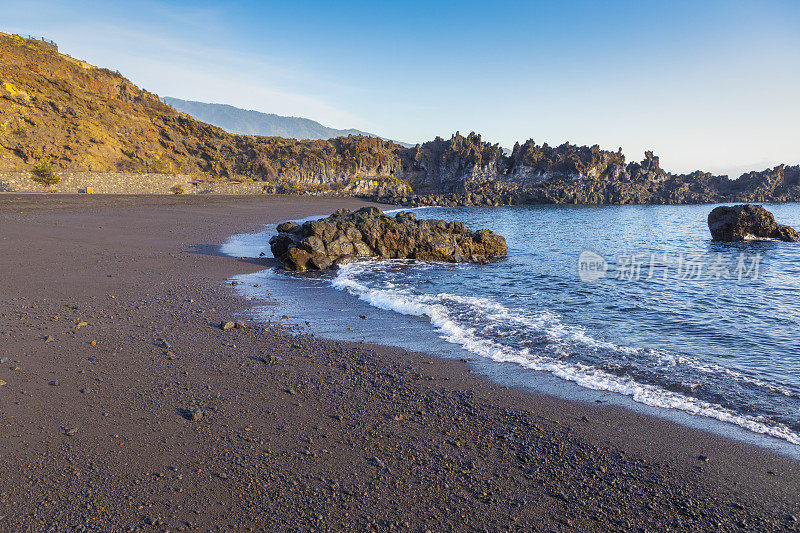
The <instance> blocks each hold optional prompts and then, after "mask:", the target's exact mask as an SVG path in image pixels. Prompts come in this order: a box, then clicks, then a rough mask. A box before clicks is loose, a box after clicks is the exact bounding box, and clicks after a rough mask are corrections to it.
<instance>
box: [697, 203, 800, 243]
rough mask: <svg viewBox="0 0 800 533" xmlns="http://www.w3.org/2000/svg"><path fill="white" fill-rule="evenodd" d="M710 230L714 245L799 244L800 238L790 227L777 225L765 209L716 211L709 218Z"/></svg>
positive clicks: (738, 207)
mask: <svg viewBox="0 0 800 533" xmlns="http://www.w3.org/2000/svg"><path fill="white" fill-rule="evenodd" d="M708 229H709V230H711V237H712V238H713V239H714V240H715V241H745V240H751V239H777V240H781V241H788V242H797V241H800V234H798V233H797V232H796V231H795V230H794V229H792V228H790V227H789V226H783V225H781V224H778V223H776V222H775V217H773V216H772V213H770V212H769V211H767V210H766V209H764V206H763V205H752V204H744V205H735V206H733V207H728V206H720V207H717V208H714V210H713V211H711V213H709V215H708Z"/></svg>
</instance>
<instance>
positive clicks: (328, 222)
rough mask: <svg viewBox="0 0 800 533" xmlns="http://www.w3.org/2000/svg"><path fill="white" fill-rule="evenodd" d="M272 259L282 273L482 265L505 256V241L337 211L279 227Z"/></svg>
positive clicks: (452, 227)
mask: <svg viewBox="0 0 800 533" xmlns="http://www.w3.org/2000/svg"><path fill="white" fill-rule="evenodd" d="M269 244H270V248H271V249H272V255H273V256H275V258H276V259H278V260H280V261H281V263H283V265H284V266H285V267H286V268H287V269H288V270H300V271H303V270H308V269H312V270H325V269H327V268H330V267H331V266H336V265H340V264H344V263H348V262H351V261H353V260H356V259H368V258H382V259H418V260H423V261H445V262H450V263H453V262H462V261H471V262H478V263H483V262H486V261H489V260H490V259H493V258H496V257H498V256H502V255H505V254H506V252H507V251H508V246H507V245H506V240H505V239H504V238H503V237H501V236H500V235H497V234H496V233H494V232H492V231H489V230H487V229H482V230H479V231H470V230H468V229H467V228H466V227H464V224H463V223H461V222H450V223H447V222H445V221H443V220H417V217H416V214H414V213H409V212H400V213H398V214H397V215H395V216H394V217H390V216H388V215H385V214H384V213H383V212H382V211H381V210H380V209H378V208H377V207H364V208H361V209H359V210H358V211H356V212H350V211H349V210H347V209H340V210H339V211H337V212H336V213H334V214H332V215H331V216H329V217H328V218H323V219H321V220H313V221H309V222H305V223H303V224H302V225H300V224H297V223H295V222H284V223H283V224H280V225H279V226H278V235H275V236H274V237H272V238H271V239H270V241H269Z"/></svg>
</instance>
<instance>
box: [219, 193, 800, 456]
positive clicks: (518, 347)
mask: <svg viewBox="0 0 800 533" xmlns="http://www.w3.org/2000/svg"><path fill="white" fill-rule="evenodd" d="M712 208H713V206H707V205H704V206H604V207H590V206H521V207H499V208H425V209H420V210H417V214H418V216H420V217H424V218H435V219H443V220H447V221H450V220H461V221H463V222H465V223H466V224H467V226H468V227H470V228H474V229H478V228H489V229H492V230H494V231H496V232H497V233H499V234H501V235H503V236H505V237H506V239H507V242H508V245H509V252H508V256H507V257H506V258H504V259H501V260H499V261H496V262H493V263H490V264H487V265H473V264H459V265H450V264H435V263H421V262H411V261H365V262H358V263H352V264H350V265H346V266H345V267H344V268H342V269H340V270H338V271H337V272H335V273H329V274H325V275H319V274H317V275H311V276H309V275H289V274H287V273H285V272H283V271H281V270H280V269H275V268H270V269H266V270H264V271H262V272H258V273H256V274H249V275H246V276H240V277H238V279H239V281H240V284H239V286H238V288H239V289H240V290H241V291H242V292H243V294H245V295H246V296H247V297H249V298H252V299H254V301H255V304H256V305H254V308H253V313H254V315H255V316H256V318H259V319H262V320H281V319H283V320H286V319H288V320H290V321H294V322H295V323H297V324H299V325H301V326H303V327H308V329H309V330H310V331H312V332H314V333H317V334H320V335H324V336H328V337H334V338H342V339H348V340H360V339H364V340H367V341H369V342H381V343H384V344H394V345H400V346H404V347H407V348H411V349H415V350H421V351H429V352H434V353H446V354H448V355H452V356H457V357H465V358H467V359H469V360H471V361H473V362H474V364H475V365H476V366H477V367H479V368H480V370H481V371H483V372H485V373H487V374H489V375H490V376H491V375H495V376H496V377H498V378H499V379H501V380H504V379H505V380H506V381H509V382H511V383H513V384H515V385H521V386H529V387H531V388H532V389H536V390H544V391H545V392H550V393H556V394H563V395H566V396H568V397H569V396H574V397H578V398H583V399H590V398H598V397H602V398H604V399H609V398H612V399H613V398H614V397H617V398H619V399H620V402H621V403H622V404H623V405H625V404H626V402H627V403H628V404H631V405H634V406H641V407H643V408H645V409H646V410H648V411H647V412H654V411H663V412H670V413H680V414H681V416H683V417H684V419H687V418H691V421H692V425H695V426H698V427H706V426H708V427H711V428H717V429H719V428H720V427H722V428H724V427H725V426H730V427H735V428H737V431H738V432H739V433H742V432H743V431H744V432H749V433H750V434H753V435H756V434H757V435H762V436H764V437H763V438H766V439H774V440H775V441H776V442H780V443H781V446H784V447H785V446H788V447H789V448H794V447H795V446H796V445H800V341H799V340H798V332H800V244H793V243H782V242H746V243H716V242H712V241H711V239H710V234H709V232H708V227H707V225H706V217H707V215H708V213H709V212H710V211H711V209H712ZM767 208H768V209H769V210H770V211H772V212H773V213H774V214H775V216H776V219H777V220H778V221H779V222H781V223H786V224H790V225H793V226H795V227H800V204H783V205H768V206H767ZM271 233H274V228H266V229H265V231H264V232H262V233H260V234H256V235H239V236H234V237H232V238H231V239H230V240H229V241H228V243H226V245H225V246H223V251H224V252H226V253H229V254H230V255H236V256H249V257H256V256H258V254H259V253H261V252H262V251H265V250H266V253H267V255H270V254H269V251H268V247H267V246H266V240H267V239H268V236H269V235H270V234H271ZM267 297H269V299H270V300H269V303H267V302H266V301H265V302H264V303H259V302H260V301H262V300H265V299H267ZM276 301H277V302H278V304H277V305H275V304H274V302H276ZM361 316H366V317H367V318H365V319H362V318H360V317H361ZM283 317H286V318H283ZM508 376H513V379H511V378H508ZM559 384H563V386H560V385H559ZM581 391H594V393H598V394H602V396H597V395H585V394H583V395H582V393H581ZM656 414H657V413H656ZM798 449H800V447H799V448H798Z"/></svg>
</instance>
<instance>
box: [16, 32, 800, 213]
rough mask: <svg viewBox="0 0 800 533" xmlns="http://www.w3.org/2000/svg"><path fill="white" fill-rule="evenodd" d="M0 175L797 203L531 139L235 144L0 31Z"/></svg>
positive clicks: (783, 190) (79, 64)
mask: <svg viewBox="0 0 800 533" xmlns="http://www.w3.org/2000/svg"><path fill="white" fill-rule="evenodd" d="M0 132H2V134H0V171H27V170H30V169H31V168H32V167H33V166H34V165H36V164H38V163H41V162H51V163H52V164H53V166H54V168H56V169H62V170H75V171H93V172H115V171H128V172H135V173H168V174H169V173H183V174H193V175H197V176H202V177H205V178H209V179H225V178H236V179H247V180H259V181H264V182H265V184H267V185H268V187H267V189H268V190H277V191H282V192H296V193H313V194H349V195H361V196H371V197H377V198H381V199H383V200H387V201H391V202H397V203H405V204H412V205H417V204H419V205H422V204H432V203H438V204H468V205H470V204H481V205H487V204H488V205H497V204H516V203H703V202H729V201H798V200H800V166H785V165H780V166H778V167H775V168H772V169H766V170H763V171H760V172H750V173H746V174H743V175H742V176H741V177H739V178H738V179H736V180H729V179H728V178H727V177H725V176H713V175H711V174H709V173H704V172H700V171H697V172H694V173H691V174H680V175H676V174H671V173H669V172H667V171H665V170H663V169H662V168H661V167H660V165H659V159H658V157H657V156H655V155H654V154H653V153H652V152H646V153H645V158H644V159H643V160H642V161H640V162H629V163H628V162H626V159H625V156H624V155H623V154H622V153H621V151H608V150H603V149H601V148H600V147H599V146H592V147H587V146H575V145H572V144H569V143H564V144H562V145H560V146H557V147H551V146H548V145H547V144H542V145H539V144H537V143H535V142H534V141H533V140H529V141H527V142H525V143H524V144H522V145H520V144H517V145H515V146H514V149H513V150H512V151H511V153H510V154H507V153H504V151H503V149H502V148H501V147H500V146H499V145H498V144H492V143H489V142H486V141H483V140H482V139H481V136H480V135H476V134H475V133H471V134H469V135H468V136H466V137H464V136H462V135H460V134H459V133H458V132H457V133H456V134H455V135H453V136H452V137H451V138H450V139H448V140H445V139H442V138H436V139H434V140H433V141H429V142H426V143H423V144H422V145H417V146H414V147H411V148H406V147H404V146H401V145H399V144H397V143H394V142H391V141H385V140H382V139H379V138H376V137H370V136H363V135H349V136H347V137H336V138H333V139H327V140H294V139H285V138H281V137H267V136H252V135H240V134H233V133H229V132H226V131H225V130H224V129H222V128H219V127H216V126H212V125H210V124H206V123H204V122H200V121H198V120H196V119H194V118H192V117H191V116H190V115H187V114H185V113H179V112H178V111H176V110H175V109H173V108H172V107H170V106H169V105H167V104H166V103H164V102H162V101H161V100H160V99H159V98H158V96H156V95H154V94H152V93H149V92H147V91H145V90H143V89H140V88H138V87H136V86H135V85H134V84H133V83H131V82H130V81H129V80H127V79H126V78H124V77H123V76H122V75H121V74H119V73H118V72H113V71H110V70H107V69H103V68H98V67H94V66H92V65H89V64H88V63H86V62H83V61H80V60H77V59H73V58H71V57H70V56H68V55H65V54H61V53H59V52H58V51H56V50H55V49H54V47H52V46H48V45H47V44H46V43H42V42H41V41H36V40H29V39H24V38H22V37H19V36H14V35H8V34H3V33H0Z"/></svg>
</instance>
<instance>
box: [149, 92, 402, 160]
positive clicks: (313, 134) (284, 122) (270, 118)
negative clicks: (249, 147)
mask: <svg viewBox="0 0 800 533" xmlns="http://www.w3.org/2000/svg"><path fill="white" fill-rule="evenodd" d="M161 100H162V101H163V102H164V103H166V104H167V105H170V106H172V107H174V108H175V110H177V111H179V112H181V113H186V114H187V115H191V116H192V117H194V118H195V119H197V120H199V121H200V122H205V123H207V124H212V125H214V126H217V127H218V128H222V129H223V130H225V131H227V132H228V133H238V134H242V135H264V136H266V137H283V138H285V139H298V140H306V139H310V140H327V139H333V138H335V137H347V136H348V135H364V136H365V137H378V138H379V139H384V140H386V141H388V140H391V139H386V138H384V137H380V136H379V135H375V134H374V133H368V132H366V131H361V130H357V129H353V128H350V129H345V130H338V129H336V128H330V127H328V126H324V125H322V124H320V123H319V122H317V121H316V120H311V119H309V118H302V117H287V116H282V115H276V114H274V113H262V112H261V111H253V110H250V109H242V108H239V107H235V106H232V105H228V104H211V103H206V102H196V101H193V100H182V99H180V98H174V97H172V96H164V97H162V98H161ZM394 142H396V143H397V144H400V145H402V146H405V147H406V148H410V147H411V146H413V145H412V144H408V143H401V142H397V141H394Z"/></svg>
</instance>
